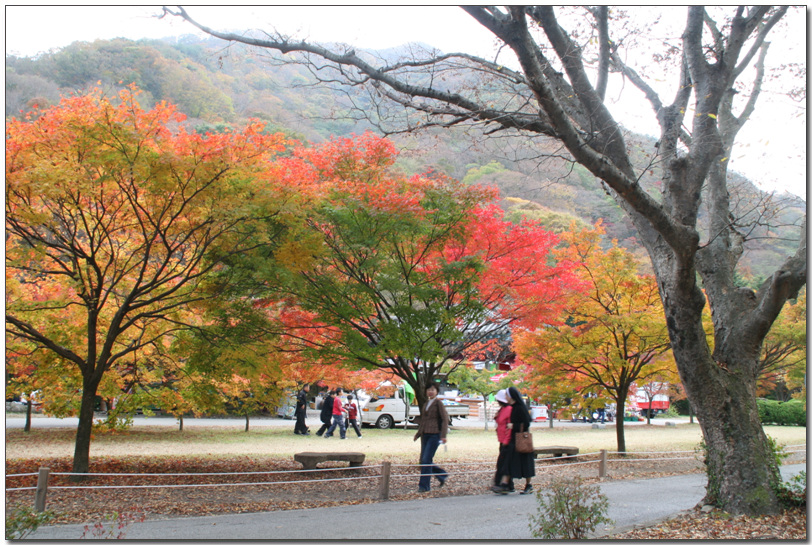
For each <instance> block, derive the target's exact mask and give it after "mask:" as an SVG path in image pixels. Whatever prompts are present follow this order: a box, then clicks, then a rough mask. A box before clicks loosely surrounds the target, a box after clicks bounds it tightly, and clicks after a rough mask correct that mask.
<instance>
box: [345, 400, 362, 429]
mask: <svg viewBox="0 0 812 545" xmlns="http://www.w3.org/2000/svg"><path fill="white" fill-rule="evenodd" d="M344 408H346V409H347V422H348V425H347V427H348V428H349V427H350V426H352V428H353V429H354V430H355V433H357V434H358V437H361V428H360V427H359V426H358V405H356V404H355V401H353V397H352V394H350V395H348V396H347V404H346V405H345V406H344Z"/></svg>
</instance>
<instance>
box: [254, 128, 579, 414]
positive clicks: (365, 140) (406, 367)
mask: <svg viewBox="0 0 812 545" xmlns="http://www.w3.org/2000/svg"><path fill="white" fill-rule="evenodd" d="M394 159H395V153H394V149H393V147H392V145H391V143H390V142H388V141H387V140H384V139H381V138H379V137H374V136H372V135H370V134H367V135H364V136H362V137H359V138H357V139H355V140H351V139H336V140H334V141H332V142H330V143H327V144H324V145H320V146H314V147H311V148H301V149H297V150H295V151H294V153H293V155H292V156H291V157H290V158H288V159H286V160H285V161H283V162H280V163H279V165H280V166H281V167H282V168H283V169H284V172H285V173H286V175H287V176H291V178H292V179H295V180H296V181H297V182H298V184H299V186H300V188H301V191H303V192H305V193H307V194H308V195H310V198H311V202H310V204H308V205H303V206H302V207H301V208H300V209H298V211H297V213H298V214H301V220H300V221H298V222H297V225H300V226H301V227H300V229H298V230H295V231H293V230H292V231H291V232H290V233H289V235H290V236H288V237H287V238H286V239H285V241H284V242H283V243H282V244H281V246H280V248H279V251H278V252H277V253H276V254H275V255H274V259H273V261H272V262H269V264H268V268H267V269H266V271H265V272H266V274H267V276H266V277H265V286H266V289H267V293H266V295H265V298H264V299H265V302H264V304H265V305H267V307H268V308H269V311H270V312H271V313H272V314H274V313H275V314H276V315H277V317H278V320H279V321H280V323H281V324H282V326H283V327H281V329H280V333H281V334H282V335H283V337H284V338H285V339H286V342H287V345H286V346H283V349H284V350H294V351H295V350H299V351H304V353H305V354H308V355H309V357H311V359H313V360H315V361H322V362H326V363H336V362H343V363H344V364H346V365H350V366H352V365H355V366H357V365H359V364H360V365H361V366H363V367H366V368H370V369H375V368H378V369H383V370H388V371H391V372H392V373H394V374H395V375H397V376H398V377H400V378H401V379H403V380H404V381H406V382H407V383H409V384H410V385H411V386H412V387H413V388H414V390H415V392H417V395H418V399H419V400H420V401H421V402H424V401H425V400H424V399H423V395H424V390H425V384H427V382H428V381H430V380H432V379H433V378H434V377H435V376H436V375H437V374H438V373H439V371H440V369H441V368H442V367H443V366H444V365H445V364H446V363H447V362H452V364H453V362H455V361H459V360H460V358H463V357H465V356H466V355H467V354H468V353H470V352H471V350H473V349H479V348H481V346H482V345H483V344H484V343H485V342H486V341H487V340H488V339H490V338H491V337H492V335H493V331H494V329H496V328H500V327H502V328H504V327H509V326H510V325H511V324H525V325H529V326H531V327H535V326H537V325H538V324H542V323H555V322H556V320H557V315H558V311H559V309H560V308H561V305H562V303H563V300H564V298H565V296H566V294H567V293H568V292H569V291H570V290H571V289H575V288H577V285H576V284H574V283H573V280H574V276H573V274H572V268H573V266H574V264H573V263H570V262H568V261H566V260H558V261H554V260H553V259H552V254H551V250H552V248H553V247H554V246H555V245H556V244H557V243H558V238H557V237H556V236H555V235H553V234H551V233H549V232H547V231H545V230H543V229H542V228H541V227H540V226H539V225H537V224H534V223H532V222H522V223H519V224H512V223H510V222H507V221H505V220H504V219H503V217H502V215H503V213H502V212H501V211H500V210H499V209H498V208H496V207H494V206H493V205H491V204H490V203H489V201H490V200H491V199H492V198H493V196H494V195H493V192H492V191H491V190H489V189H486V188H482V187H479V186H467V185H464V184H460V183H459V182H455V181H453V180H451V179H449V178H447V177H445V176H442V175H438V174H436V173H435V174H430V175H425V176H412V177H406V176H403V175H400V174H398V173H396V172H395V171H393V170H392V168H391V167H392V164H393V162H394ZM292 181H293V180H292Z"/></svg>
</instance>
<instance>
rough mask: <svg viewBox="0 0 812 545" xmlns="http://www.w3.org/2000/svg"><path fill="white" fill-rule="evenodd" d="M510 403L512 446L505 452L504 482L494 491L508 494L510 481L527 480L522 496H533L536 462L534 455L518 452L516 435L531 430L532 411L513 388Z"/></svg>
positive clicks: (510, 389) (511, 388) (509, 390)
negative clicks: (531, 480) (532, 482)
mask: <svg viewBox="0 0 812 545" xmlns="http://www.w3.org/2000/svg"><path fill="white" fill-rule="evenodd" d="M508 403H510V405H511V407H512V410H511V411H510V424H508V427H509V428H510V429H511V434H510V444H509V445H507V449H506V451H505V462H504V467H503V469H502V471H501V472H500V473H502V475H503V476H502V482H501V483H499V484H498V485H496V486H494V487H493V491H494V492H497V493H500V494H507V493H508V492H510V485H509V484H508V481H509V480H510V478H513V479H525V486H524V490H522V492H521V493H522V494H531V493H532V492H533V485H532V484H530V479H532V478H533V477H535V475H536V462H535V460H534V459H533V453H532V452H528V453H524V452H519V451H517V450H516V433H517V432H522V431H526V430H528V429H530V422H531V418H530V411H529V410H527V405H525V403H524V399H522V394H521V393H520V392H519V390H518V389H516V388H515V387H513V386H511V387H510V388H508Z"/></svg>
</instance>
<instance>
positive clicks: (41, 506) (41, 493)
mask: <svg viewBox="0 0 812 545" xmlns="http://www.w3.org/2000/svg"><path fill="white" fill-rule="evenodd" d="M789 449H799V450H789ZM784 452H786V453H801V452H806V445H788V446H786V447H785V448H784ZM630 454H632V455H634V456H637V457H635V458H630V457H628V456H629V455H630ZM664 454H666V455H667V454H671V455H673V454H691V456H665V457H662V456H657V455H664ZM610 455H611V457H610ZM646 455H652V457H650V458H645V457H641V456H646ZM584 458H590V459H584ZM692 459H693V460H698V459H699V458H698V452H697V451H667V452H654V451H647V452H633V453H623V452H617V451H607V450H600V451H599V452H591V453H584V454H573V455H569V456H563V457H556V458H539V459H537V460H536V465H537V470H544V471H546V470H550V471H553V470H555V469H558V468H561V467H564V466H566V467H573V466H581V465H589V464H597V465H598V477H599V478H604V477H606V476H607V475H608V466H609V464H610V463H612V464H618V463H625V462H652V461H654V462H660V461H673V460H692ZM548 461H560V462H563V464H564V465H563V466H562V465H561V464H545V465H542V466H541V467H538V466H539V462H548ZM488 463H491V464H492V462H454V463H450V464H444V465H445V466H446V467H454V468H459V469H463V470H462V471H459V470H457V471H455V472H454V474H455V475H459V476H464V475H485V474H489V475H493V473H494V469H493V468H489V469H474V468H475V467H477V466H479V467H481V466H482V465H484V464H488ZM422 467H425V465H421V464H393V463H391V462H388V461H384V462H382V463H381V464H378V465H369V466H361V467H336V468H323V469H294V470H280V471H250V472H231V473H226V472H222V473H215V472H213V473H82V474H81V476H82V477H110V478H120V477H139V478H140V477H189V478H196V477H222V478H229V477H237V476H257V475H290V474H299V475H300V474H301V473H302V472H307V473H308V474H314V473H317V474H320V475H330V474H332V475H336V474H340V472H347V471H352V472H353V474H352V475H350V476H347V477H334V478H329V477H328V478H324V477H321V478H313V479H295V480H276V481H262V482H225V483H189V484H133V485H118V484H117V485H70V486H62V485H49V480H50V478H51V477H52V476H62V477H75V476H76V474H75V473H63V472H55V473H51V471H50V469H49V468H46V467H43V468H40V470H39V472H38V473H17V474H13V475H6V478H7V479H10V478H24V477H34V476H36V477H37V485H36V486H24V487H15V488H6V492H20V491H32V490H33V491H36V494H35V500H34V507H35V509H36V510H37V511H40V512H42V511H44V510H45V504H46V497H47V493H48V491H49V490H79V489H82V490H91V489H92V490H116V489H158V488H165V489H179V488H212V487H238V486H248V487H250V486H272V485H278V484H286V485H290V484H319V483H327V482H336V481H356V482H357V481H372V480H378V481H379V486H378V492H379V499H381V500H388V499H389V495H390V484H391V481H392V479H407V478H409V479H413V478H414V477H416V476H417V475H419V474H420V468H422ZM466 467H470V470H466V469H464V468H466ZM393 469H394V470H397V471H398V472H397V473H393V472H392V470H393ZM359 470H362V471H366V472H370V471H372V472H374V473H373V474H371V475H359V474H358V472H359ZM378 470H379V471H378Z"/></svg>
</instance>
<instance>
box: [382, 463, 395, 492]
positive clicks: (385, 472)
mask: <svg viewBox="0 0 812 545" xmlns="http://www.w3.org/2000/svg"><path fill="white" fill-rule="evenodd" d="M391 471H392V462H383V463H382V464H381V499H382V500H388V499H389V475H390V474H391Z"/></svg>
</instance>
